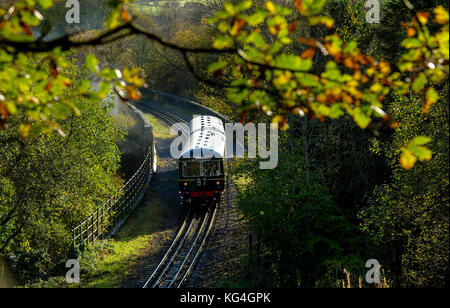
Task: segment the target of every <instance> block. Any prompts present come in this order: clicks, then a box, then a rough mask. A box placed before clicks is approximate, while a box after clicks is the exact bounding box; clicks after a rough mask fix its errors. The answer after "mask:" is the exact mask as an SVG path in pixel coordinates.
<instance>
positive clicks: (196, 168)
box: [183, 162, 200, 177]
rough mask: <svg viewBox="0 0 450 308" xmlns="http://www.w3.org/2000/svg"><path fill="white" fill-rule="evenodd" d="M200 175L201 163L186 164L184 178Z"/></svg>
mask: <svg viewBox="0 0 450 308" xmlns="http://www.w3.org/2000/svg"><path fill="white" fill-rule="evenodd" d="M199 175H200V162H184V163H183V176H184V177H195V176H199Z"/></svg>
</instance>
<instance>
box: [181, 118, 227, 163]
mask: <svg viewBox="0 0 450 308" xmlns="http://www.w3.org/2000/svg"><path fill="white" fill-rule="evenodd" d="M189 126H190V127H189V128H190V136H189V138H188V139H187V140H186V142H185V144H184V146H183V150H182V154H181V155H180V159H189V158H194V159H207V158H224V156H225V142H226V140H225V130H224V128H223V124H222V120H220V119H218V118H216V117H213V116H198V117H195V118H194V119H193V120H192V121H191V123H190V125H189Z"/></svg>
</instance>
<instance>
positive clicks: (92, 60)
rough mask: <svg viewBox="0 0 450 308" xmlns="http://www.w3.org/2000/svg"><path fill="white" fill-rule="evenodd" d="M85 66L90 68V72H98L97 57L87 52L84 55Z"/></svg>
mask: <svg viewBox="0 0 450 308" xmlns="http://www.w3.org/2000/svg"><path fill="white" fill-rule="evenodd" d="M86 66H87V67H88V68H89V69H90V70H91V72H93V73H98V72H99V70H100V69H99V67H98V60H97V58H96V57H95V56H94V55H92V54H88V55H87V56H86Z"/></svg>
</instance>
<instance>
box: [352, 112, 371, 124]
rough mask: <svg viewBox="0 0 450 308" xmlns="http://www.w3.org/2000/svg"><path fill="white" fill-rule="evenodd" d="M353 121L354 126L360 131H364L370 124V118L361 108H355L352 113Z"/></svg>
mask: <svg viewBox="0 0 450 308" xmlns="http://www.w3.org/2000/svg"><path fill="white" fill-rule="evenodd" d="M353 119H354V120H355V122H356V124H358V126H359V127H361V128H362V129H365V128H366V127H367V126H368V125H369V123H370V120H371V119H370V116H368V115H367V114H366V113H364V111H363V110H362V109H361V108H355V109H354V111H353Z"/></svg>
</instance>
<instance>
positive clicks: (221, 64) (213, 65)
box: [208, 61, 228, 74]
mask: <svg viewBox="0 0 450 308" xmlns="http://www.w3.org/2000/svg"><path fill="white" fill-rule="evenodd" d="M227 65H228V62H226V61H217V62H214V63H211V64H210V65H208V73H210V74H211V73H214V72H216V71H218V70H221V69H223V68H225V67H226V66H227Z"/></svg>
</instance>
